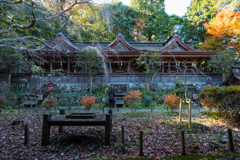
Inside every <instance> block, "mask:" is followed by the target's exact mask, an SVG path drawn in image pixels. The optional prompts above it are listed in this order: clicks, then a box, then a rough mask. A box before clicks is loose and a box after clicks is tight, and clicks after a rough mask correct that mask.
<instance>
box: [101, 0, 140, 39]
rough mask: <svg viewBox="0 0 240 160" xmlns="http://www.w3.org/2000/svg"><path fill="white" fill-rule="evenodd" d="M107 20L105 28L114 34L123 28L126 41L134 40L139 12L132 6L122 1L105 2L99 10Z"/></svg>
mask: <svg viewBox="0 0 240 160" xmlns="http://www.w3.org/2000/svg"><path fill="white" fill-rule="evenodd" d="M99 12H100V14H101V15H102V18H103V20H104V22H105V28H106V29H108V30H109V31H111V32H113V34H114V35H116V34H117V32H118V31H119V30H120V29H121V31H122V32H123V34H124V38H125V39H126V41H133V37H132V31H133V28H134V25H135V24H136V22H135V18H137V17H138V12H137V11H136V10H134V9H133V8H132V7H129V6H127V5H124V4H122V2H114V1H113V2H112V3H108V4H105V5H104V6H103V7H102V8H101V10H100V11H99Z"/></svg>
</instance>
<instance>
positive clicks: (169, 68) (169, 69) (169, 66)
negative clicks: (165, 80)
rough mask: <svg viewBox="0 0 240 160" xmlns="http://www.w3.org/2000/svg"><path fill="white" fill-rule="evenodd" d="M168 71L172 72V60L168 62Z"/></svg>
mask: <svg viewBox="0 0 240 160" xmlns="http://www.w3.org/2000/svg"><path fill="white" fill-rule="evenodd" d="M168 73H171V65H170V62H168Z"/></svg>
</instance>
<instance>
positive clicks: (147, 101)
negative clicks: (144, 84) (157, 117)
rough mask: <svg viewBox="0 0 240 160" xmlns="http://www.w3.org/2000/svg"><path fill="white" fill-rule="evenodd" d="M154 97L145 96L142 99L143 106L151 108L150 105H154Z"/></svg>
mask: <svg viewBox="0 0 240 160" xmlns="http://www.w3.org/2000/svg"><path fill="white" fill-rule="evenodd" d="M152 101H153V100H152V96H150V95H145V96H144V97H143V99H142V104H143V106H144V107H149V106H150V104H151V103H152Z"/></svg>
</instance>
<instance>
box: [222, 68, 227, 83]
mask: <svg viewBox="0 0 240 160" xmlns="http://www.w3.org/2000/svg"><path fill="white" fill-rule="evenodd" d="M222 79H223V81H225V80H226V77H225V71H224V70H222Z"/></svg>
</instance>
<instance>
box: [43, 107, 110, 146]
mask: <svg viewBox="0 0 240 160" xmlns="http://www.w3.org/2000/svg"><path fill="white" fill-rule="evenodd" d="M112 111H113V110H111V109H110V110H109V111H108V114H106V115H97V116H95V117H94V118H92V119H75V118H66V115H65V110H60V115H58V116H55V117H51V114H50V113H49V114H44V115H43V127H42V145H48V144H49V141H50V129H51V126H59V132H63V127H64V126H105V145H110V132H111V130H112V113H113V112H112Z"/></svg>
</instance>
